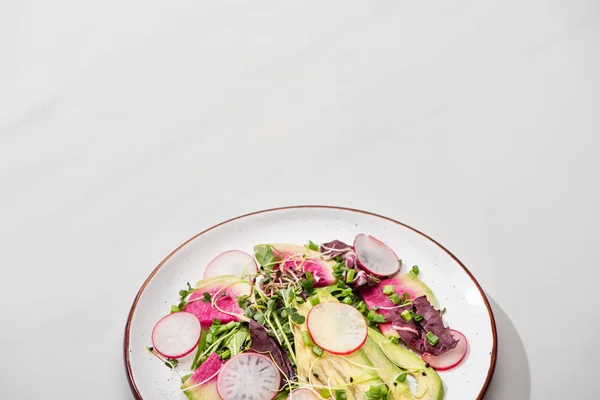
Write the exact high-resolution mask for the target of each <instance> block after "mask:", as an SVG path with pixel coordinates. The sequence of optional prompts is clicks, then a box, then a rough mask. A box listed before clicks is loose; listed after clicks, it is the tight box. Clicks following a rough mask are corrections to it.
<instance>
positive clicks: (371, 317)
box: [367, 310, 377, 321]
mask: <svg viewBox="0 0 600 400" xmlns="http://www.w3.org/2000/svg"><path fill="white" fill-rule="evenodd" d="M375 315H377V314H375V311H373V310H369V313H368V314H367V319H369V320H371V321H373V319H374V318H375Z"/></svg>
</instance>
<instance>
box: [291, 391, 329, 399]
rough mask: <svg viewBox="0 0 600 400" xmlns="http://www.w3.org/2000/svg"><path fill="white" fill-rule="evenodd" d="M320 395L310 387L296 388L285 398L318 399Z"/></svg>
mask: <svg viewBox="0 0 600 400" xmlns="http://www.w3.org/2000/svg"><path fill="white" fill-rule="evenodd" d="M320 399H321V397H320V396H319V395H318V394H316V393H315V392H313V391H312V390H310V389H296V390H294V391H293V392H292V393H290V395H289V396H288V397H287V400H320Z"/></svg>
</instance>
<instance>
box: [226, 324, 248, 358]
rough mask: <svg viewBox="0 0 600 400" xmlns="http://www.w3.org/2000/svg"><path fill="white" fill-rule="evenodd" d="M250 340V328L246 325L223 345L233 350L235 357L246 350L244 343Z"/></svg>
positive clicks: (232, 353)
mask: <svg viewBox="0 0 600 400" xmlns="http://www.w3.org/2000/svg"><path fill="white" fill-rule="evenodd" d="M249 342H250V330H249V329H248V328H246V327H241V328H240V329H239V330H238V331H236V332H235V333H234V334H233V335H231V336H230V337H228V338H227V339H226V340H225V341H224V343H223V346H224V347H226V348H227V349H229V351H230V352H231V357H233V356H235V355H238V354H240V353H241V352H242V351H243V350H245V346H244V344H245V343H249Z"/></svg>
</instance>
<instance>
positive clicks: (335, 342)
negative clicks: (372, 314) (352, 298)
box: [306, 303, 367, 355]
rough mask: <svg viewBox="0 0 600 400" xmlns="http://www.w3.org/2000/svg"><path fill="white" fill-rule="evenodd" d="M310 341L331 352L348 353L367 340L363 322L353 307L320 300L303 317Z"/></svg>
mask: <svg viewBox="0 0 600 400" xmlns="http://www.w3.org/2000/svg"><path fill="white" fill-rule="evenodd" d="M306 327H307V329H308V333H309V334H310V337H311V338H312V340H313V342H314V343H315V344H316V345H317V346H319V347H321V348H322V349H323V350H326V351H328V352H330V353H333V354H340V355H343V354H350V353H353V352H355V351H356V350H358V349H359V348H360V347H361V346H362V345H363V344H364V343H365V341H366V340H367V323H366V322H365V318H364V317H363V316H362V314H361V313H360V312H359V311H358V310H357V309H356V308H354V307H352V306H350V305H348V304H343V303H321V304H318V305H316V306H314V307H313V308H312V309H311V310H310V311H309V313H308V316H307V318H306Z"/></svg>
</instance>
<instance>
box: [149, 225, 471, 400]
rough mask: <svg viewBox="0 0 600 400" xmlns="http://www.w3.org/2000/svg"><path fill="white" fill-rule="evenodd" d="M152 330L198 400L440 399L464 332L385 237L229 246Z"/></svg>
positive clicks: (158, 350)
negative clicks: (444, 374) (450, 322)
mask: <svg viewBox="0 0 600 400" xmlns="http://www.w3.org/2000/svg"><path fill="white" fill-rule="evenodd" d="M179 297H180V299H179V302H178V304H176V305H173V306H172V307H171V310H170V313H169V314H168V315H166V316H165V317H163V318H162V319H160V320H159V321H158V322H157V323H156V325H155V326H154V329H153V331H152V336H151V337H152V345H151V346H148V351H149V352H150V353H152V354H153V355H154V356H156V357H157V358H158V359H160V360H161V361H162V362H163V363H164V364H165V365H166V367H168V368H170V369H171V370H172V371H173V372H174V373H176V374H177V376H178V379H180V380H181V387H180V389H179V391H180V392H182V393H183V394H185V396H187V397H188V398H189V399H190V400H201V399H219V398H220V399H223V400H237V399H239V400H272V399H278V400H284V399H297V400H308V399H332V400H350V399H361V400H362V399H365V400H384V399H385V400H395V399H399V400H413V399H420V400H442V399H443V398H444V385H443V382H442V380H441V378H440V375H439V374H438V371H444V370H447V369H450V368H455V367H457V366H458V365H460V363H461V361H462V360H463V359H464V358H465V355H466V354H467V339H466V338H465V336H464V335H463V334H462V333H460V332H459V331H457V330H454V329H450V328H449V327H447V326H446V324H445V323H444V321H443V315H444V312H445V309H441V310H440V309H438V308H436V307H437V303H436V299H435V296H434V294H433V292H432V291H431V289H430V288H429V287H428V286H427V285H425V284H424V283H423V282H422V281H421V279H419V267H418V266H417V265H414V266H411V267H408V266H406V265H404V264H403V263H402V260H401V259H399V258H398V256H397V255H396V253H395V252H394V251H393V250H392V249H391V248H390V247H389V246H387V245H386V244H385V243H383V242H382V241H380V240H378V239H376V238H374V237H372V236H369V235H366V234H360V235H358V236H356V238H355V239H354V242H353V244H352V245H349V244H346V243H344V242H342V241H340V240H333V241H331V242H328V243H323V244H320V245H318V244H315V243H313V242H312V241H309V242H308V244H306V245H304V246H300V245H293V244H261V245H257V246H255V247H254V254H253V255H250V254H248V253H245V252H243V251H240V250H230V251H227V252H225V253H222V254H220V255H218V256H217V257H216V258H215V259H213V260H212V261H211V262H210V263H209V265H208V266H207V267H206V269H205V272H204V276H203V279H202V280H200V281H198V282H197V283H196V284H195V285H194V286H192V285H191V284H189V283H188V284H187V287H186V288H184V289H182V290H180V291H179Z"/></svg>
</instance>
